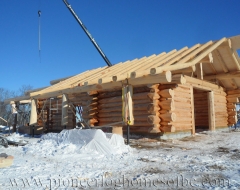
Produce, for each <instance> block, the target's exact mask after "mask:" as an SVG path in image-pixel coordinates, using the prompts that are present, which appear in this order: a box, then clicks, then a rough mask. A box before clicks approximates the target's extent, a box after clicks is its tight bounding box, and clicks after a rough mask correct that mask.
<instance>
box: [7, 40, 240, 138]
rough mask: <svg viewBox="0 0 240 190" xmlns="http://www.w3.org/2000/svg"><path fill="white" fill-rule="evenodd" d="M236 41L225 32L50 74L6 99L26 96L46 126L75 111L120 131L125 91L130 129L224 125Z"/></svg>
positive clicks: (54, 126)
mask: <svg viewBox="0 0 240 190" xmlns="http://www.w3.org/2000/svg"><path fill="white" fill-rule="evenodd" d="M238 49H240V35H239V36H234V37H230V38H226V37H224V38H222V39H220V40H216V41H209V42H207V43H204V44H196V45H194V46H193V47H190V48H188V47H184V48H182V49H180V50H176V49H174V50H172V51H170V52H168V53H166V52H163V53H160V54H159V55H155V54H154V55H151V56H149V57H143V58H141V59H134V60H131V61H126V62H123V63H118V64H115V65H113V66H112V67H107V66H106V67H102V68H97V69H93V70H90V71H85V72H83V73H80V74H78V75H76V76H72V77H69V78H63V79H59V80H55V81H51V86H49V87H46V88H43V89H36V90H32V91H28V92H27V93H26V94H25V96H24V97H17V98H13V99H8V100H6V102H8V103H10V104H19V103H20V104H21V103H26V102H30V103H31V118H30V125H35V126H39V127H42V128H43V129H47V130H48V131H61V130H62V129H63V128H67V129H72V128H75V126H76V122H77V120H76V117H77V118H78V117H79V120H81V121H82V122H83V125H88V126H91V127H96V128H98V127H97V126H112V127H113V131H114V130H115V131H120V133H121V129H122V127H123V131H125V130H126V122H127V121H126V118H124V117H125V116H126V115H124V114H125V113H123V110H124V109H123V107H124V106H123V105H125V102H124V96H125V95H126V94H128V93H129V94H130V95H131V96H130V99H128V106H130V108H129V110H130V111H131V109H132V112H131V114H130V115H129V118H128V119H129V120H130V132H131V133H135V134H145V135H146V134H155V135H160V136H161V135H162V134H166V133H179V132H188V133H190V134H195V131H197V130H198V129H205V130H216V129H222V128H223V129H224V128H227V127H228V126H232V125H234V124H235V123H236V122H237V112H236V111H237V110H236V104H237V103H238V102H239V98H240V80H239V77H240V58H239V56H238V53H237V50H238ZM126 87H129V88H126ZM130 87H131V88H130ZM124 88H126V89H128V90H123V89H124ZM129 89H132V94H131V90H129ZM130 100H131V101H130ZM126 110H128V109H126ZM123 115H124V116H123ZM123 121H124V122H123Z"/></svg>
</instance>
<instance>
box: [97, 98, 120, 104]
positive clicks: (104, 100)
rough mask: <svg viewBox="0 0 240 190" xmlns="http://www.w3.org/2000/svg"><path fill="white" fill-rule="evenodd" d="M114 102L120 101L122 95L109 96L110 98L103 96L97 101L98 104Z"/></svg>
mask: <svg viewBox="0 0 240 190" xmlns="http://www.w3.org/2000/svg"><path fill="white" fill-rule="evenodd" d="M112 102H113V103H115V102H122V96H116V97H110V98H103V99H100V100H99V101H98V103H99V104H107V103H112Z"/></svg>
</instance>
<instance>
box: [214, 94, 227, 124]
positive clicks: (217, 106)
mask: <svg viewBox="0 0 240 190" xmlns="http://www.w3.org/2000/svg"><path fill="white" fill-rule="evenodd" d="M214 110H215V125H216V126H215V127H216V128H218V127H226V126H228V111H227V99H226V95H224V94H217V93H214Z"/></svg>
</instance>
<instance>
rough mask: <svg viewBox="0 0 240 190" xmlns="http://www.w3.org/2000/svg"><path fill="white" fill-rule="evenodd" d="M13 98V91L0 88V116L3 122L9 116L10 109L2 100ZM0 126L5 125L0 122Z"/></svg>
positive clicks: (3, 122)
mask: <svg viewBox="0 0 240 190" xmlns="http://www.w3.org/2000/svg"><path fill="white" fill-rule="evenodd" d="M14 96H15V93H14V92H13V91H9V90H7V89H4V88H0V116H1V117H2V118H3V119H5V120H8V118H9V116H10V115H11V107H10V105H7V104H5V103H4V100H5V99H8V98H12V97H14ZM0 125H6V123H5V121H2V120H0Z"/></svg>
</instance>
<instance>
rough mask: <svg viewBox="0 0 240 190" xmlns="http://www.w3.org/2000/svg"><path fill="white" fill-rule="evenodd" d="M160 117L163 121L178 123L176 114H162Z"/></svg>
mask: <svg viewBox="0 0 240 190" xmlns="http://www.w3.org/2000/svg"><path fill="white" fill-rule="evenodd" d="M159 117H160V118H161V120H163V121H176V119H177V116H176V114H175V113H163V114H160V115H159Z"/></svg>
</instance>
